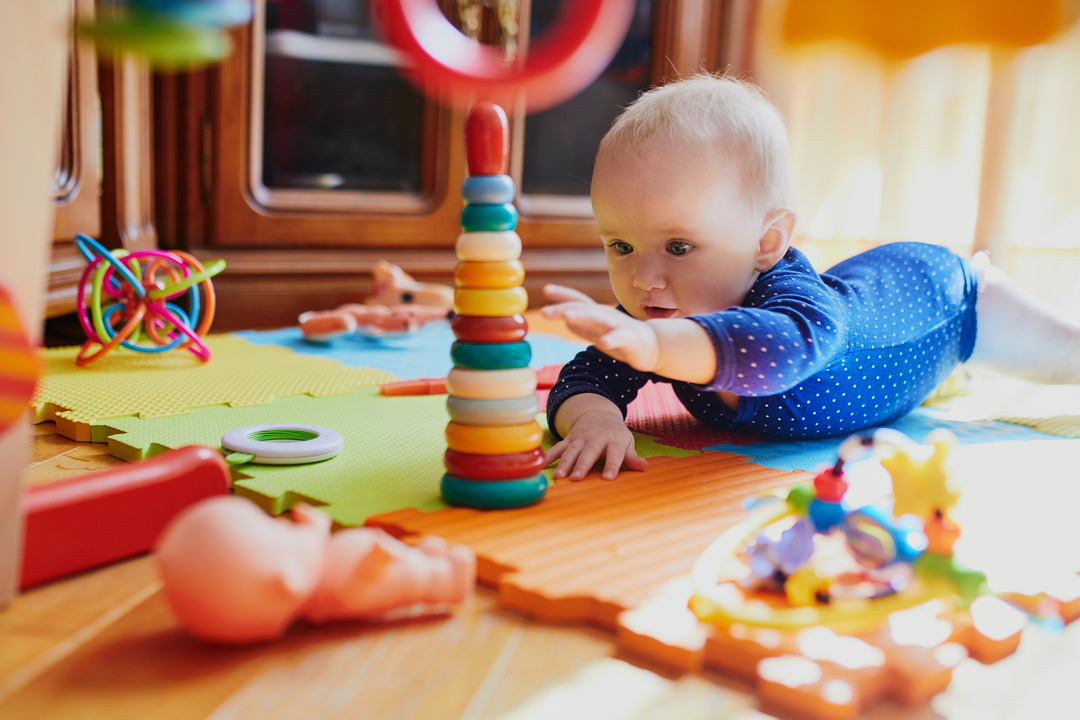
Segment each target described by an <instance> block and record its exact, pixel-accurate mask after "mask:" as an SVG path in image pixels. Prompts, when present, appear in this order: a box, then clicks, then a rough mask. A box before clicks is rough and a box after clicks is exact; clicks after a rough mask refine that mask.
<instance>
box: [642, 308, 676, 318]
mask: <svg viewBox="0 0 1080 720" xmlns="http://www.w3.org/2000/svg"><path fill="white" fill-rule="evenodd" d="M641 309H642V310H644V311H645V315H646V316H647V317H648V318H649V319H650V320H657V319H664V318H673V317H675V316H676V315H678V314H679V310H678V309H677V308H662V307H653V306H651V305H643V306H642V308H641Z"/></svg>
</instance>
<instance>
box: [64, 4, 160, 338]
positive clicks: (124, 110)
mask: <svg viewBox="0 0 1080 720" xmlns="http://www.w3.org/2000/svg"><path fill="white" fill-rule="evenodd" d="M73 6H74V9H75V13H76V15H77V16H87V15H89V14H91V13H92V10H93V6H94V2H93V0H75V1H74V2H73ZM150 89H151V86H150V72H149V70H148V69H147V68H146V67H145V65H143V64H141V63H140V62H138V61H137V60H136V59H134V58H131V57H124V58H115V59H110V60H100V61H99V60H98V58H97V57H96V56H95V53H94V48H93V45H92V44H91V43H89V42H86V41H76V39H75V37H74V33H72V35H71V40H70V51H69V72H68V78H67V86H66V88H65V92H64V96H63V98H64V109H63V113H62V116H61V117H62V130H61V143H60V147H61V150H60V155H59V160H58V163H57V170H56V174H55V176H54V185H53V207H54V210H55V222H54V231H53V245H52V252H51V257H50V261H49V267H48V288H47V291H46V307H45V314H46V317H49V318H54V317H58V316H61V315H65V314H68V313H70V312H72V311H73V310H74V309H75V297H76V293H77V289H78V288H77V285H78V281H79V278H80V277H81V275H82V272H83V270H84V269H85V267H86V261H85V260H84V259H83V257H82V255H80V254H79V252H78V250H77V249H76V247H75V234H76V233H84V234H86V235H90V236H91V237H94V238H96V239H98V240H100V241H101V242H102V243H103V244H104V245H105V246H106V247H110V248H116V247H124V248H127V249H129V250H133V249H145V248H150V247H154V246H155V245H156V242H157V237H156V230H155V226H154V219H153V211H154V203H153V192H152V182H153V176H152V163H151V156H152V148H151V137H150V129H151V95H150ZM71 340H72V341H77V338H75V337H72V338H71Z"/></svg>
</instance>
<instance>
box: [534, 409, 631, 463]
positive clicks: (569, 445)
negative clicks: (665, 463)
mask: <svg viewBox="0 0 1080 720" xmlns="http://www.w3.org/2000/svg"><path fill="white" fill-rule="evenodd" d="M601 457H602V458H604V460H605V461H604V470H603V472H602V473H601V475H602V477H603V478H604V479H605V480H614V479H615V476H616V475H618V474H619V469H620V468H621V467H623V466H625V467H626V469H627V470H644V469H645V465H646V462H645V460H644V459H642V458H641V457H639V456H638V454H637V450H635V449H634V434H633V433H632V432H630V429H629V428H627V427H626V424H625V423H624V422H623V421H622V418H621V416H619V415H618V414H616V415H612V414H611V413H608V412H588V413H585V414H583V415H582V416H581V417H579V418H578V419H577V421H576V422H575V423H574V426H573V427H572V428H571V429H570V432H569V433H567V435H566V437H565V438H564V439H563V440H561V441H559V442H557V443H555V444H554V445H552V446H551V449H550V450H548V451H547V454H546V455H545V457H544V459H545V460H546V461H547V464H549V465H550V464H551V463H553V462H554V461H555V460H558V461H559V465H558V467H556V468H555V471H554V473H553V475H554V476H555V478H556V479H559V478H564V477H569V478H570V479H571V480H582V479H584V477H585V475H586V474H587V473H588V472H589V471H590V470H592V468H593V465H595V464H596V461H597V460H599V459H600V458H601Z"/></svg>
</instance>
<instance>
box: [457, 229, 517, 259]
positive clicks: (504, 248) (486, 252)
mask: <svg viewBox="0 0 1080 720" xmlns="http://www.w3.org/2000/svg"><path fill="white" fill-rule="evenodd" d="M454 252H455V253H456V254H457V257H458V260H465V261H468V262H506V261H508V260H517V259H518V258H519V257H521V236H520V235H518V234H517V233H516V232H514V231H513V230H501V231H497V232H463V233H461V234H460V235H458V239H457V242H456V243H455V244H454Z"/></svg>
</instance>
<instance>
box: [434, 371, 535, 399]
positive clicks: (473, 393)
mask: <svg viewBox="0 0 1080 720" xmlns="http://www.w3.org/2000/svg"><path fill="white" fill-rule="evenodd" d="M446 391H447V392H448V393H449V394H451V395H455V396H457V397H462V398H469V399H472V400H496V399H499V398H516V397H521V396H523V395H528V394H529V393H534V392H536V371H535V370H533V369H532V368H531V367H523V368H513V369H511V370H469V369H467V368H458V367H456V368H450V372H449V373H447V374H446Z"/></svg>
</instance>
